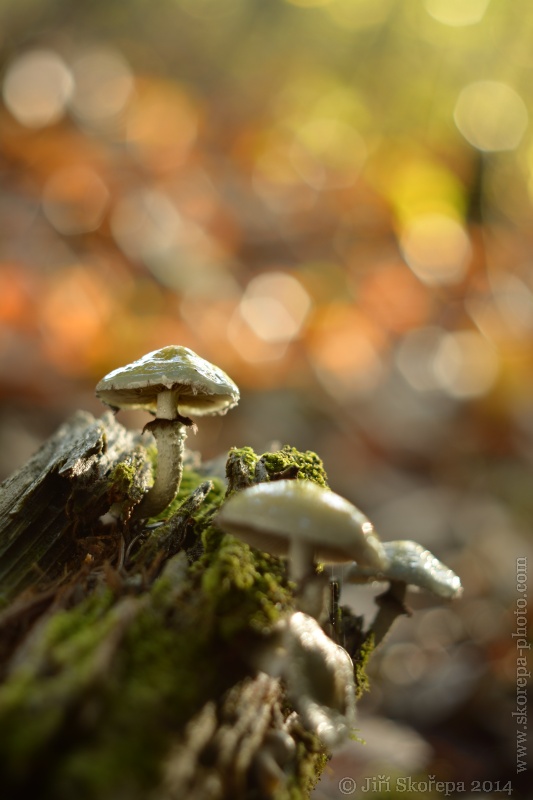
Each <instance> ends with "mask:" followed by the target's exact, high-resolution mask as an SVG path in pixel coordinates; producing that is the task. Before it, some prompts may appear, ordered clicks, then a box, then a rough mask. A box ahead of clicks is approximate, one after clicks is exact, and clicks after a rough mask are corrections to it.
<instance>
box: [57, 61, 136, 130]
mask: <svg viewBox="0 0 533 800" xmlns="http://www.w3.org/2000/svg"><path fill="white" fill-rule="evenodd" d="M71 68H72V74H73V76H74V91H73V94H72V97H71V98H70V101H69V108H70V109H71V111H73V112H74V114H75V115H76V116H77V117H79V118H80V119H81V120H82V121H84V122H87V123H93V124H98V123H105V122H108V121H109V120H112V119H113V118H115V117H117V116H118V115H120V114H122V113H123V112H124V111H125V109H126V107H127V105H128V102H129V100H130V98H131V96H132V93H133V90H134V80H133V74H132V71H131V69H130V67H129V64H128V63H127V61H126V59H125V58H124V57H123V56H122V55H121V54H120V53H119V52H118V50H115V49H113V48H111V47H104V46H99V47H94V48H91V49H87V50H85V51H84V52H82V53H81V54H80V55H79V56H78V57H77V58H75V59H74V60H73V61H72V64H71Z"/></svg>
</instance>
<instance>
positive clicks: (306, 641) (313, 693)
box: [283, 611, 356, 749]
mask: <svg viewBox="0 0 533 800" xmlns="http://www.w3.org/2000/svg"><path fill="white" fill-rule="evenodd" d="M285 647H286V649H287V661H286V665H285V669H284V676H283V677H284V678H285V680H286V682H287V694H288V696H289V699H290V700H291V702H292V703H293V704H294V707H295V709H296V711H297V712H298V713H299V714H300V716H301V718H302V721H303V723H304V725H305V726H306V727H307V728H309V729H310V730H312V731H314V733H316V734H317V736H318V737H319V739H321V741H322V742H323V743H324V744H325V745H326V747H328V748H330V749H334V748H336V747H338V746H339V745H342V744H344V743H345V741H346V740H347V739H348V737H349V736H350V734H351V733H352V732H353V729H354V727H355V722H356V712H355V686H354V671H353V662H352V660H351V658H350V656H349V655H348V653H347V652H346V650H344V649H343V648H342V647H340V646H339V645H338V644H335V642H333V641H332V640H331V639H330V638H329V636H327V635H326V634H325V633H324V631H323V630H322V628H321V627H320V625H319V624H318V622H317V621H316V620H315V619H313V618H312V617H309V616H308V615H307V614H302V612H300V611H297V612H295V613H294V614H292V615H291V616H290V617H289V619H288V620H287V628H286V632H285Z"/></svg>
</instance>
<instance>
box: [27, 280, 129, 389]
mask: <svg viewBox="0 0 533 800" xmlns="http://www.w3.org/2000/svg"><path fill="white" fill-rule="evenodd" d="M112 309H113V304H112V299H111V296H110V293H109V291H108V289H107V287H106V285H105V283H104V282H103V280H102V279H101V278H100V277H99V276H97V275H96V274H92V273H91V272H90V271H89V270H88V269H87V268H86V267H83V266H81V265H79V266H72V267H68V268H65V269H62V270H60V271H57V272H56V273H55V274H54V276H53V277H52V279H51V281H50V283H49V286H48V287H47V289H46V291H45V293H44V295H43V298H42V301H41V305H40V324H41V330H42V345H43V350H44V353H45V356H46V357H47V359H48V360H49V361H50V362H51V363H53V364H54V365H55V366H56V367H57V368H58V369H59V370H60V371H61V372H64V373H66V374H74V375H76V374H78V375H81V374H83V373H84V372H85V371H86V370H87V367H88V365H89V364H90V363H91V361H92V359H93V358H97V357H101V352H100V351H101V348H102V347H103V346H105V340H106V325H107V323H108V321H109V318H110V315H111V311H112Z"/></svg>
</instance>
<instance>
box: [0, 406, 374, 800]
mask: <svg viewBox="0 0 533 800" xmlns="http://www.w3.org/2000/svg"><path fill="white" fill-rule="evenodd" d="M155 456H156V453H155V448H154V446H153V440H152V439H151V436H150V435H144V436H141V434H138V433H132V432H130V431H127V430H126V429H124V428H123V427H122V426H121V425H120V424H119V423H118V422H117V421H116V419H115V418H114V417H113V415H112V414H110V413H107V414H105V415H104V416H103V417H102V418H101V419H95V418H93V417H92V416H91V415H90V414H87V413H84V412H78V413H77V414H75V415H74V416H73V417H72V418H71V419H70V420H68V421H67V422H66V423H65V424H64V425H63V426H62V427H61V428H60V429H59V430H58V431H57V433H56V434H55V435H53V436H52V437H51V438H50V439H49V440H48V441H47V442H46V443H45V444H44V445H43V446H42V447H41V448H40V450H39V451H38V452H37V453H36V454H35V455H34V456H33V457H32V458H31V459H30V461H29V462H28V463H27V464H26V465H25V466H24V467H23V468H22V469H20V470H19V471H18V472H17V473H15V474H14V475H13V476H12V477H11V478H9V479H8V480H7V481H5V482H4V483H3V484H2V486H1V487H0V587H1V597H2V610H1V611H0V634H1V636H0V677H1V683H0V775H1V776H2V777H1V787H2V796H3V797H15V796H22V795H23V794H24V793H28V796H29V793H30V792H31V793H32V794H33V795H34V796H38V797H39V798H40V800H52V798H53V800H63V798H64V799H65V800H66V799H67V798H68V799H69V800H71V798H72V797H76V798H78V800H79V799H80V798H81V800H83V799H84V798H87V800H93V799H94V800H107V798H109V800H117V798H127V800H144V799H145V798H146V799H147V800H178V798H179V799H180V800H181V799H182V798H185V797H187V798H191V800H204V798H212V799H213V800H222V799H223V798H228V799H229V798H232V800H239V798H259V799H261V798H277V799H278V800H284V799H285V798H299V797H301V798H304V797H307V796H308V795H309V791H310V789H311V787H312V786H313V785H314V783H315V782H316V780H317V779H318V777H319V775H320V772H321V770H322V768H323V766H324V765H325V763H326V761H327V758H328V755H327V753H326V752H325V750H324V748H323V746H322V745H321V743H320V741H319V740H318V739H317V737H316V736H315V735H314V734H312V733H311V732H309V731H307V730H305V729H304V728H303V726H302V724H301V722H300V720H299V718H298V715H297V714H296V713H294V711H293V710H292V709H291V707H290V704H289V703H288V701H287V698H286V694H285V687H284V684H283V681H282V680H280V679H279V678H278V677H276V676H272V675H269V674H266V672H264V671H262V670H260V669H258V668H257V666H256V664H257V659H256V658H255V654H257V653H261V652H263V651H264V650H265V648H267V649H268V648H269V647H272V646H273V645H272V643H271V640H272V631H273V630H274V629H275V626H276V624H277V623H278V622H279V620H280V619H282V618H283V617H284V616H287V614H289V613H291V612H292V611H293V610H294V608H295V604H294V595H293V588H294V587H293V586H292V585H291V584H290V583H289V582H288V580H287V576H286V568H285V564H284V563H283V561H281V560H280V559H278V558H275V557H273V556H269V555H268V554H264V553H258V552H257V551H252V550H251V549H250V548H249V547H248V546H247V545H245V544H243V543H241V542H240V541H238V540H237V539H235V538H233V537H231V536H229V535H225V534H223V533H222V531H220V530H219V529H217V527H216V525H214V524H213V517H214V515H215V513H216V510H217V508H218V507H219V505H220V503H221V502H222V501H223V499H224V497H225V496H226V495H227V493H231V492H232V491H235V490H237V489H239V488H242V487H243V486H246V485H249V484H251V483H253V482H254V481H256V480H258V479H267V480H268V479H274V478H275V477H276V475H279V474H283V475H288V474H291V475H293V476H294V477H297V476H300V477H306V478H308V479H311V480H316V481H318V482H321V483H323V484H324V483H325V481H326V477H325V474H324V472H323V467H322V464H321V462H320V459H318V457H317V456H316V455H315V454H313V453H298V452H297V451H296V450H294V449H292V448H290V447H285V448H283V449H282V450H281V451H278V452H277V453H269V454H265V455H264V456H262V457H261V458H259V457H258V456H256V455H255V453H253V451H252V450H251V449H250V448H242V449H241V450H235V449H234V450H231V451H230V454H229V457H228V459H227V465H226V476H224V474H223V473H222V474H220V469H219V468H216V465H212V466H211V467H210V466H209V465H207V466H203V465H201V464H200V462H199V459H198V457H195V456H194V455H193V454H190V453H189V454H187V458H186V462H185V468H184V475H183V480H182V484H181V488H180V492H179V495H178V497H177V498H176V500H175V502H174V503H173V504H171V506H170V507H169V508H168V509H167V510H166V512H165V514H164V515H161V518H160V519H152V520H148V521H141V522H139V521H135V520H134V519H133V520H132V510H133V509H134V508H135V506H136V505H137V504H138V503H139V501H140V499H141V497H142V495H143V493H144V492H145V491H146V488H147V486H148V485H149V483H150V482H151V480H152V477H151V476H152V471H153V468H154V461H155ZM217 472H218V474H217ZM210 473H211V474H210ZM110 509H111V512H112V513H109V512H110ZM361 680H362V679H361Z"/></svg>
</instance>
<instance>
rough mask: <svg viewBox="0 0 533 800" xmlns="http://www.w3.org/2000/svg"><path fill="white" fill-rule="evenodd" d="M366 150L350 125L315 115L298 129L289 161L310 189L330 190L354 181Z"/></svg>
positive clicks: (362, 141) (358, 135)
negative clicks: (315, 116)
mask: <svg viewBox="0 0 533 800" xmlns="http://www.w3.org/2000/svg"><path fill="white" fill-rule="evenodd" d="M366 153H367V150H366V145H365V142H364V139H363V137H362V136H361V135H360V134H359V132H358V131H357V130H356V129H355V128H354V127H353V126H352V125H348V124H347V123H345V122H342V121H340V120H338V119H333V118H316V119H312V120H310V121H309V122H307V123H305V124H304V125H301V126H300V127H299V128H298V130H297V132H296V135H295V139H294V143H293V145H292V147H291V160H292V163H293V164H294V167H295V169H296V171H297V172H298V174H299V175H301V177H302V178H303V180H304V181H305V182H306V183H308V184H309V185H310V186H311V187H312V188H313V189H334V188H341V187H345V186H351V185H352V184H353V183H355V181H356V180H357V178H358V177H359V173H360V171H361V167H362V165H363V163H364V161H365V158H366Z"/></svg>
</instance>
